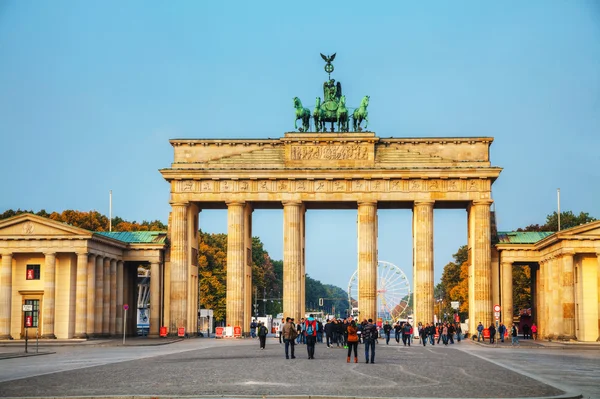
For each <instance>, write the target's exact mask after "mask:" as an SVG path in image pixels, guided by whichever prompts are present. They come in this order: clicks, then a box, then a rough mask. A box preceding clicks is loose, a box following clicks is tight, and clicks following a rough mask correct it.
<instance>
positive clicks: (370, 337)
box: [362, 319, 377, 364]
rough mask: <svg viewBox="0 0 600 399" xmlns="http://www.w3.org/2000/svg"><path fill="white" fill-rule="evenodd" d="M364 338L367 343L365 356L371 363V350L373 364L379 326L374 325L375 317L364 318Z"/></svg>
mask: <svg viewBox="0 0 600 399" xmlns="http://www.w3.org/2000/svg"><path fill="white" fill-rule="evenodd" d="M363 323H364V327H363V332H362V335H363V340H364V343H365V358H366V361H367V363H369V350H370V351H371V359H370V360H371V364H372V363H375V340H376V338H377V327H375V325H373V319H369V320H364V321H363Z"/></svg>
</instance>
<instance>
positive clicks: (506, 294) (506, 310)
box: [500, 260, 514, 328]
mask: <svg viewBox="0 0 600 399" xmlns="http://www.w3.org/2000/svg"><path fill="white" fill-rule="evenodd" d="M500 267H501V273H502V287H501V288H502V303H501V306H502V322H503V323H504V325H505V326H506V328H510V326H512V322H513V314H514V311H513V269H512V268H513V263H512V262H510V261H506V260H502V263H501V266H500Z"/></svg>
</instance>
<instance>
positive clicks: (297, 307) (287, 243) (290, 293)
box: [283, 201, 303, 322]
mask: <svg viewBox="0 0 600 399" xmlns="http://www.w3.org/2000/svg"><path fill="white" fill-rule="evenodd" d="M302 215H303V214H302V203H301V202H300V201H288V202H284V203H283V315H284V317H293V318H295V319H296V321H297V322H298V321H300V319H301V318H302V303H301V302H302V284H303V280H302Z"/></svg>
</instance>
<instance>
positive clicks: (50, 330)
mask: <svg viewBox="0 0 600 399" xmlns="http://www.w3.org/2000/svg"><path fill="white" fill-rule="evenodd" d="M44 255H45V257H46V259H45V262H44V266H45V267H44V300H43V302H42V303H43V305H42V338H50V339H56V335H54V309H55V302H56V254H55V253H53V252H52V253H46V254H44Z"/></svg>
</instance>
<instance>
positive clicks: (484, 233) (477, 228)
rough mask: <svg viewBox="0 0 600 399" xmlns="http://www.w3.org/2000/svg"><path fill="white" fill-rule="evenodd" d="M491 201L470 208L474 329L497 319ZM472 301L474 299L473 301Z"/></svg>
mask: <svg viewBox="0 0 600 399" xmlns="http://www.w3.org/2000/svg"><path fill="white" fill-rule="evenodd" d="M491 204H492V201H491V200H481V201H473V203H472V204H471V206H470V208H469V229H470V234H469V238H470V240H469V241H470V245H471V266H472V267H471V271H472V274H471V279H472V280H473V282H472V283H470V284H469V303H470V304H472V305H473V306H472V307H471V306H469V320H470V323H471V325H470V328H471V330H472V331H469V332H471V333H472V332H473V329H474V328H475V326H477V324H478V323H479V322H481V323H483V325H484V326H489V325H490V324H491V322H492V320H493V311H494V310H493V308H492V307H493V304H492V287H491V219H490V205H491ZM471 298H473V299H472V300H471Z"/></svg>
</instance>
